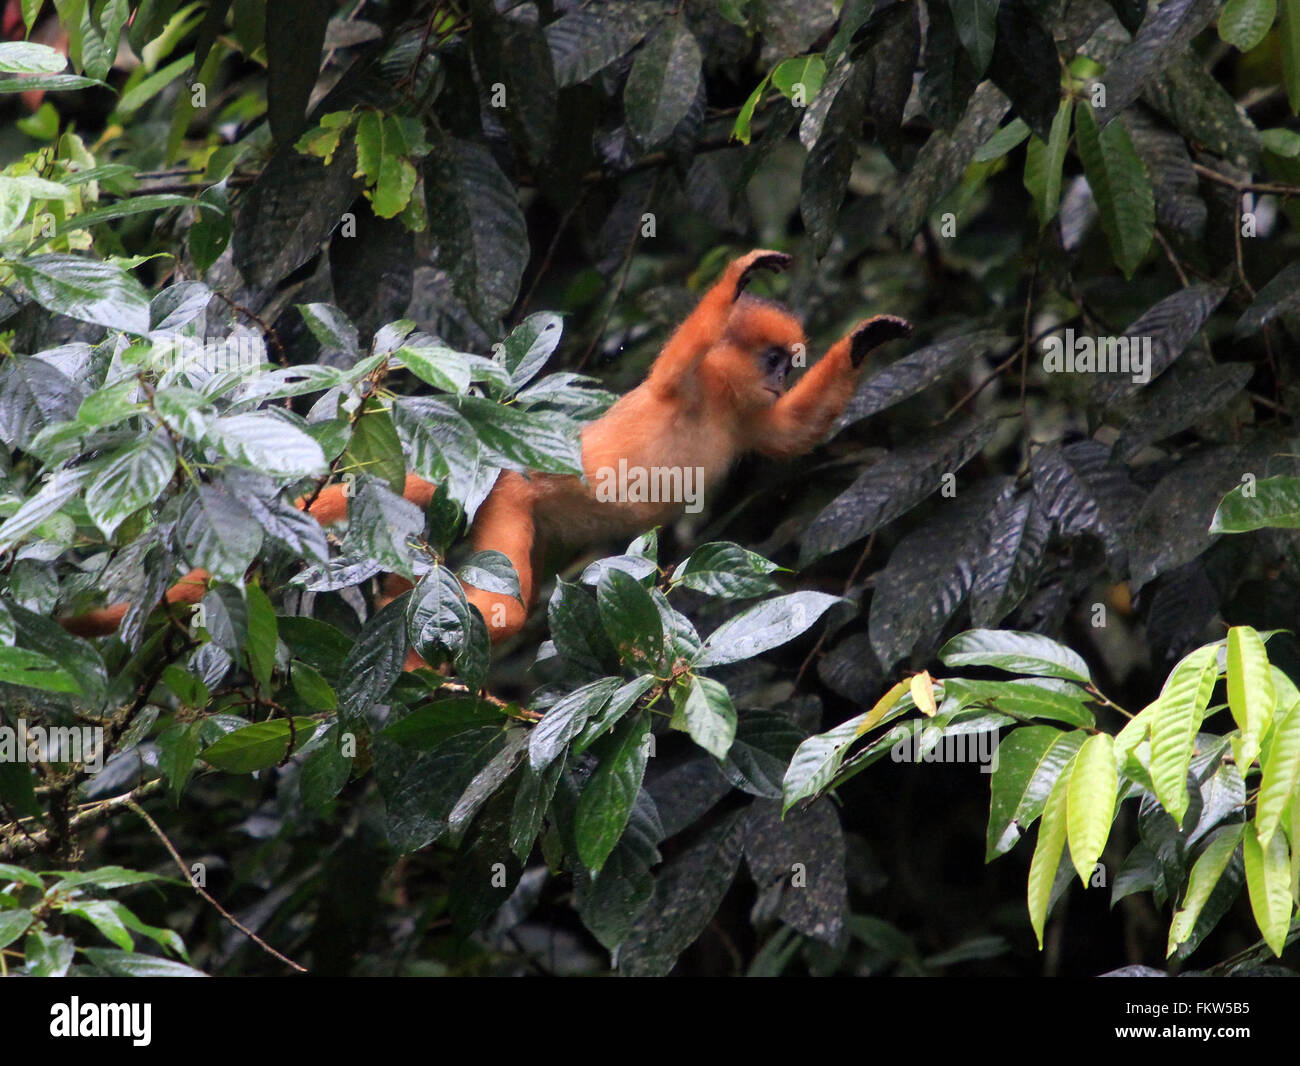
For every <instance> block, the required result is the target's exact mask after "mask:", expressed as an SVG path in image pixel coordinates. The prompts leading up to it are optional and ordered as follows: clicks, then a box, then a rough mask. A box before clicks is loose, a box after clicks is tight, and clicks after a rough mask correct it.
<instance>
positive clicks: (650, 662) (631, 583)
mask: <svg viewBox="0 0 1300 1066" xmlns="http://www.w3.org/2000/svg"><path fill="white" fill-rule="evenodd" d="M596 607H597V609H598V610H599V611H600V621H601V625H602V626H604V629H605V632H606V633H607V634H609V639H610V640H611V641H612V642H613V644H614V649H615V651H616V652H617V653H618V655H619V657H620V658H621V659H622V660H623V661H624V662H627V663H628V664H629V665H632V666H634V667H638V668H644V670H645V671H646V672H649V671H653V670H655V669H657V668H658V666H659V664H660V661H661V660H662V659H663V656H664V624H663V620H662V619H661V618H660V616H659V608H658V607H656V606H655V602H654V600H653V599H652V598H651V596H650V593H649V592H647V591H646V589H645V587H644V586H642V584H641V582H639V581H637V579H636V578H634V577H633V576H632V575H631V574H628V573H626V572H625V571H623V570H614V569H609V570H606V571H605V573H604V574H602V575H601V578H600V581H599V582H598V583H597V585H596Z"/></svg>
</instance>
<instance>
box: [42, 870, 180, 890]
mask: <svg viewBox="0 0 1300 1066" xmlns="http://www.w3.org/2000/svg"><path fill="white" fill-rule="evenodd" d="M166 880H168V878H165V877H160V876H159V875H158V874H151V873H146V872H144V871H143V870H128V869H127V868H126V867H125V866H101V867H99V868H98V869H95V870H77V871H75V872H73V873H65V874H62V875H61V876H60V878H59V880H58V881H57V882H56V883H55V884H54V886H53V891H55V892H59V891H64V890H66V889H69V888H79V887H81V886H83V885H94V886H95V887H96V888H126V887H127V886H128V885H147V884H150V883H151V882H154V881H166Z"/></svg>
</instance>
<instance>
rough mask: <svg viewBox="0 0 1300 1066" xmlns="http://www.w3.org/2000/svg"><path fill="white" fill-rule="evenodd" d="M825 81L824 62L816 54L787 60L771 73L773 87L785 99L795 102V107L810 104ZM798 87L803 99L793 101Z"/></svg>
mask: <svg viewBox="0 0 1300 1066" xmlns="http://www.w3.org/2000/svg"><path fill="white" fill-rule="evenodd" d="M825 80H826V60H824V59H823V58H822V57H821V56H820V55H816V54H814V55H807V56H796V57H795V58H794V59H787V60H785V61H784V62H782V63H778V64H777V66H776V68H775V69H774V70H773V71H772V84H773V86H775V87H776V88H777V89H779V90H780V91H781V93H782V95H783V96H785V97H786V98H787V99H789V100H791V101H793V102H795V106H796V107H806V106H807V105H808V104H810V103H812V101H813V99H814V98H815V97H816V96H817V93H818V92H820V91H821V87H822V82H824V81H825ZM800 86H802V87H803V98H802V100H801V101H795V94H796V92H797V91H798V89H799V87H800Z"/></svg>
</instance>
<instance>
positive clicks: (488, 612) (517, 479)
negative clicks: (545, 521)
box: [465, 470, 536, 644]
mask: <svg viewBox="0 0 1300 1066" xmlns="http://www.w3.org/2000/svg"><path fill="white" fill-rule="evenodd" d="M535 498H536V491H535V489H534V488H533V485H532V483H531V482H530V481H529V480H528V479H527V478H526V477H524V476H523V475H522V474H517V473H515V472H514V471H513V470H503V471H501V474H500V476H499V477H498V478H497V483H496V485H495V486H494V487H493V489H492V491H491V493H489V495H488V498H487V499H486V500H484V501H483V504H482V506H480V507H479V509H478V514H477V515H475V516H474V525H473V527H472V528H471V529H470V544H471V545H472V546H473V548H474V550H475V551H489V550H491V551H499V552H501V553H502V554H503V555H505V557H506V558H507V559H509V560H510V564H511V566H513V567H514V568H515V573H516V574H518V575H519V597H520V599H515V597H513V596H508V595H504V594H502V593H499V592H487V591H485V590H483V589H478V588H474V587H473V586H472V585H466V586H465V593H466V596H467V598H468V599H469V602H470V603H472V604H473V605H474V606H475V607H477V608H478V610H479V613H480V614H481V615H482V616H483V620H484V621H485V622H486V623H487V627H488V636H489V637H490V638H491V640H492V643H493V644H496V643H498V642H499V641H502V640H505V639H506V638H507V637H511V636H513V635H514V634H516V633H518V632H519V630H521V629H522V628H523V626H524V622H525V621H526V620H527V618H528V608H529V607H531V606H532V602H533V594H534V592H535V591H536V582H535V580H534V575H533V547H534V543H535V541H536V526H535V524H534V520H533V508H534V505H535ZM520 600H522V601H523V602H522V603H521V602H520Z"/></svg>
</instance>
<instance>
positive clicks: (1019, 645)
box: [939, 629, 1092, 685]
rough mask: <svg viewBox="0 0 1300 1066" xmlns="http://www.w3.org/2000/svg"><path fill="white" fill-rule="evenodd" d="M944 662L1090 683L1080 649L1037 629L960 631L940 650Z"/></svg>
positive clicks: (1090, 677) (951, 664) (948, 664)
mask: <svg viewBox="0 0 1300 1066" xmlns="http://www.w3.org/2000/svg"><path fill="white" fill-rule="evenodd" d="M939 659H940V660H941V661H942V662H943V664H944V665H945V666H991V667H994V668H995V669H997V670H1005V671H1007V672H1008V673H1013V674H1036V675H1039V676H1044V677H1063V678H1065V679H1066V680H1067V681H1078V682H1080V683H1081V684H1085V685H1086V684H1089V683H1090V682H1091V680H1092V676H1091V674H1090V673H1089V672H1088V664H1087V663H1086V662H1084V661H1083V657H1082V656H1081V655H1079V654H1078V653H1077V652H1075V651H1072V650H1071V649H1069V648H1067V647H1065V646H1064V645H1063V644H1058V643H1057V642H1056V641H1054V640H1051V639H1050V638H1048V637H1044V636H1040V635H1039V634H1037V633H1017V632H1014V631H1012V630H1007V629H970V630H967V631H966V632H965V633H958V634H957V635H956V636H955V637H953V638H952V640H950V641H948V643H947V644H945V645H944V646H943V648H942V649H940V651H939Z"/></svg>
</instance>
